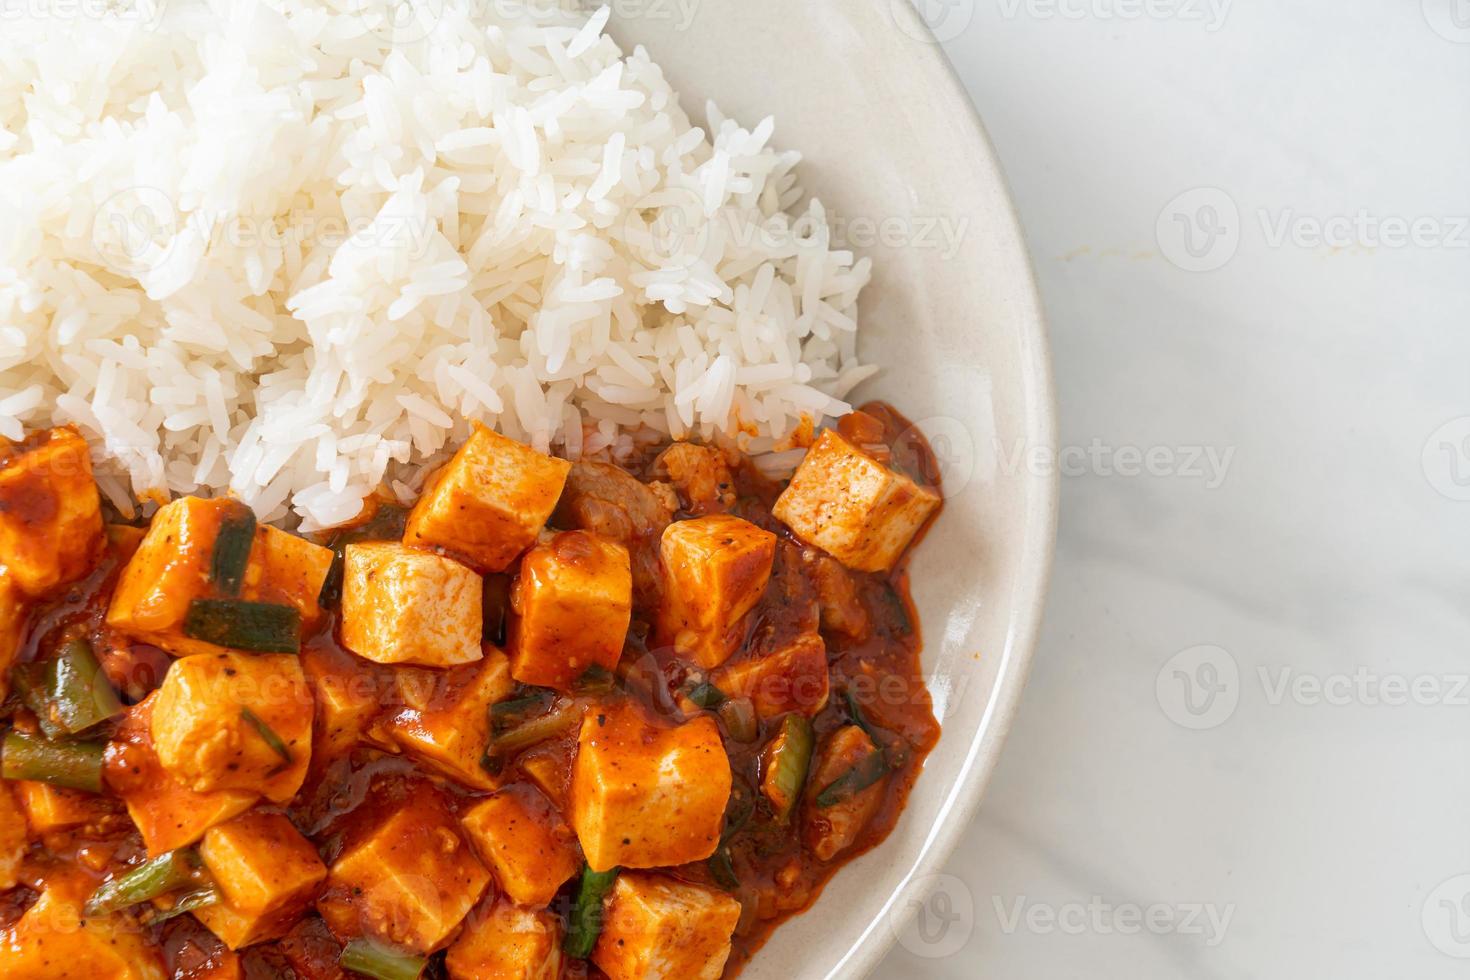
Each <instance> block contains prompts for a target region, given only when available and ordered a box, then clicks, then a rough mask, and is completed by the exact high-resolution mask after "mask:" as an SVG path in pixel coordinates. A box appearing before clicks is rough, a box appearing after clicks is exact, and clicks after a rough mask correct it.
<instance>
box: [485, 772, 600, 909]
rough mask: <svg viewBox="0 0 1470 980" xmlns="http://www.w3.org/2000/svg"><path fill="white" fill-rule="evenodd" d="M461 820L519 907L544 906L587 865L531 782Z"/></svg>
mask: <svg viewBox="0 0 1470 980" xmlns="http://www.w3.org/2000/svg"><path fill="white" fill-rule="evenodd" d="M459 819H460V823H461V824H463V825H464V829H465V833H466V834H468V835H469V838H470V843H471V844H473V845H474V847H475V850H476V851H478V852H479V854H480V857H481V858H482V859H483V860H484V862H485V863H486V864H487V865H489V867H490V870H491V871H492V872H493V873H494V874H495V880H496V881H497V882H499V883H500V889H501V891H503V892H504V893H505V894H506V895H507V896H508V897H509V898H510V900H511V901H513V902H515V903H516V904H517V905H525V906H529V907H532V908H544V907H545V906H547V905H549V904H550V903H551V900H552V899H553V898H555V897H556V892H557V889H559V888H561V886H562V884H563V883H564V882H565V881H566V880H567V879H568V878H570V877H571V876H572V875H574V874H576V873H577V871H579V870H580V869H581V867H582V861H581V859H580V857H579V856H578V855H577V847H576V843H575V841H576V838H575V837H574V836H573V834H572V831H571V829H570V828H569V827H567V825H566V823H565V822H564V821H563V820H562V818H561V814H560V813H558V812H557V811H556V808H555V807H553V806H552V805H551V803H550V802H548V801H547V799H546V797H544V796H542V795H541V794H540V793H539V792H537V791H536V790H535V789H533V788H531V787H530V786H526V785H525V784H518V785H515V786H511V787H508V788H506V789H503V790H501V791H500V792H499V793H496V794H495V795H494V796H491V797H489V798H488V799H485V800H482V801H480V802H479V803H477V804H475V806H474V807H472V808H471V809H470V810H469V811H468V812H466V813H464V814H463V815H462V816H461V817H460V818H459Z"/></svg>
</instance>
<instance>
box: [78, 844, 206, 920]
mask: <svg viewBox="0 0 1470 980" xmlns="http://www.w3.org/2000/svg"><path fill="white" fill-rule="evenodd" d="M196 867H197V863H196V860H195V857H194V854H193V852H192V851H187V850H177V851H169V852H168V853H167V854H160V855H159V856H158V857H156V858H154V859H153V860H151V861H145V862H143V863H142V864H140V865H138V866H137V867H136V868H133V869H132V870H131V871H128V872H127V873H126V874H121V875H118V876H117V877H116V878H114V879H112V880H111V881H108V882H104V883H103V884H102V885H101V886H100V887H99V888H98V889H97V890H96V891H95V892H93V893H92V897H91V898H89V899H87V904H86V905H84V906H83V907H82V911H83V912H85V913H86V914H87V915H107V914H108V913H110V912H120V911H122V910H123V909H125V908H129V907H130V906H133V905H137V904H138V903H140V902H148V901H152V900H153V899H155V898H158V897H159V896H160V895H167V894H168V893H169V892H171V891H177V890H178V889H180V888H183V887H184V886H185V885H189V884H192V883H193V882H194V869H195V868H196Z"/></svg>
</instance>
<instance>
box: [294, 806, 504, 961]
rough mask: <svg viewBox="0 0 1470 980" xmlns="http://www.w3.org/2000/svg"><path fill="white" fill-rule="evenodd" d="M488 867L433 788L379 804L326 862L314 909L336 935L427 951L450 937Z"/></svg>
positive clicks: (481, 888) (485, 883)
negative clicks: (373, 816)
mask: <svg viewBox="0 0 1470 980" xmlns="http://www.w3.org/2000/svg"><path fill="white" fill-rule="evenodd" d="M489 885H490V872H488V871H486V870H485V866H484V865H483V864H481V863H480V859H479V858H477V857H476V856H475V852H474V850H473V849H472V848H471V847H470V846H469V844H468V843H466V842H465V840H464V838H463V837H462V836H461V835H460V830H459V822H458V821H457V820H455V819H454V815H453V814H451V813H450V812H449V808H448V807H447V806H446V805H445V803H444V801H443V800H442V799H440V798H439V797H438V796H437V794H436V793H435V792H434V791H433V790H432V789H427V788H426V789H425V790H424V791H422V792H421V793H418V794H415V796H414V797H413V798H412V799H409V800H406V801H404V802H402V803H399V804H397V805H396V806H394V807H393V808H392V809H388V810H385V811H383V813H382V815H381V816H380V817H379V818H378V820H377V822H376V823H375V824H374V825H373V826H372V827H370V828H368V829H367V830H366V832H365V833H364V834H363V836H361V837H360V838H359V839H358V840H357V841H356V842H355V843H351V844H349V845H348V846H347V848H346V849H345V850H343V852H342V854H341V856H340V857H338V858H337V860H336V862H334V863H333V864H332V868H331V872H330V873H329V875H328V877H327V890H326V892H325V893H324V894H323V895H322V897H321V898H320V899H319V900H318V901H317V909H318V911H320V912H321V914H322V917H323V918H325V919H326V920H327V925H329V926H331V927H332V931H333V932H335V933H336V934H337V935H338V936H339V937H352V936H368V937H370V938H373V939H376V940H378V941H380V942H384V943H387V944H389V945H391V946H398V947H400V948H403V949H410V950H413V951H415V952H419V953H427V952H429V951H431V950H433V949H435V948H437V947H438V946H439V945H440V944H441V943H443V942H444V940H445V939H447V938H449V935H450V933H452V932H453V931H454V929H455V927H456V926H458V925H459V923H460V921H461V920H462V919H463V918H464V917H465V916H466V915H467V914H468V913H469V911H470V909H472V908H474V906H475V903H476V902H478V901H479V900H480V896H481V895H483V894H484V893H485V889H486V888H488V887H489Z"/></svg>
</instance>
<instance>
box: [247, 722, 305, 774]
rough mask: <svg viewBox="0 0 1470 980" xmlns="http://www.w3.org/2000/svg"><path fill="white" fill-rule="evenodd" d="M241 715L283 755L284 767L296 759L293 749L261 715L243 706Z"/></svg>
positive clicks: (266, 741)
mask: <svg viewBox="0 0 1470 980" xmlns="http://www.w3.org/2000/svg"><path fill="white" fill-rule="evenodd" d="M240 717H241V718H242V719H243V720H245V721H247V722H249V723H250V726H251V727H252V728H254V729H255V730H256V731H257V732H259V733H260V737H261V738H263V739H264V740H265V744H266V745H269V746H270V747H271V751H272V752H274V753H275V754H276V755H278V756H280V757H281V768H282V769H284V768H286V767H287V766H289V765H290V764H291V763H292V762H294V761H295V760H294V759H293V758H292V757H291V750H290V748H288V747H287V746H286V742H285V740H284V739H282V738H281V736H279V735H277V734H276V731H275V729H273V728H271V726H269V725H267V724H266V723H265V722H264V721H262V720H261V718H260V716H259V715H257V714H256V713H255V712H253V711H251V710H250V709H249V708H241V709H240Z"/></svg>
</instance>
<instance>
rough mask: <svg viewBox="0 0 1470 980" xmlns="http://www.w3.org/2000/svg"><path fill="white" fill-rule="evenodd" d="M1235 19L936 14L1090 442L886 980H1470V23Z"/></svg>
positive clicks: (1153, 14)
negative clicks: (944, 855) (1034, 630)
mask: <svg viewBox="0 0 1470 980" xmlns="http://www.w3.org/2000/svg"><path fill="white" fill-rule="evenodd" d="M923 2H925V3H928V4H929V5H930V7H931V12H934V16H936V17H939V16H941V15H942V9H941V8H942V7H943V5H942V4H941V2H940V0H923ZM1223 2H1224V0H1217V2H1216V3H1215V4H1214V5H1213V6H1212V5H1211V4H1210V3H1209V2H1207V0H1199V2H1193V0H1177V2H1176V0H1152V2H1150V3H1148V4H1144V3H1143V2H1140V0H1030V2H1027V0H948V6H947V12H948V16H949V17H951V18H953V19H950V20H948V21H941V22H940V23H941V24H942V25H943V28H942V29H943V30H944V32H945V33H946V34H947V35H948V36H949V40H948V41H947V43H946V49H947V50H948V52H949V55H950V57H951V59H952V60H953V61H954V63H955V65H956V67H957V68H958V71H959V73H960V75H961V76H962V78H963V80H964V82H965V83H966V85H967V87H968V88H969V90H970V92H971V94H972V96H973V98H974V100H975V102H976V104H977V105H978V106H979V108H980V111H981V113H982V115H983V116H984V118H985V120H986V123H987V124H988V126H989V129H990V132H991V135H992V138H993V139H994V141H995V143H996V146H997V149H998V151H999V155H1000V157H1001V160H1002V162H1003V163H1004V165H1005V167H1006V170H1007V172H1008V174H1009V177H1010V180H1011V182H1012V185H1013V187H1014V191H1015V196H1016V201H1017V204H1018V207H1019V210H1020V214H1021V219H1022V223H1023V224H1024V225H1025V227H1026V231H1027V234H1028V236H1029V241H1030V244H1031V248H1032V252H1033V256H1034V261H1035V264H1036V270H1037V274H1038V277H1039V279H1040V284H1041V288H1042V292H1043V295H1044V298H1045V301H1046V305H1047V308H1048V313H1049V316H1050V321H1051V335H1052V342H1053V345H1054V352H1055V361H1056V374H1057V387H1058V391H1059V400H1060V412H1061V433H1062V435H1061V438H1062V445H1063V446H1064V447H1074V448H1073V450H1072V454H1071V456H1070V465H1067V466H1066V469H1065V472H1064V476H1063V479H1062V518H1061V531H1060V541H1059V544H1058V552H1057V564H1056V573H1055V576H1054V581H1053V587H1052V594H1051V600H1050V605H1049V612H1048V617H1047V626H1046V629H1045V631H1044V634H1043V639H1042V644H1041V649H1040V651H1039V653H1038V655H1037V658H1036V662H1035V666H1034V669H1033V672H1032V679H1031V682H1030V686H1029V688H1028V690H1027V692H1026V695H1025V698H1024V702H1023V706H1022V710H1021V713H1020V717H1019V721H1018V723H1017V725H1016V727H1015V729H1014V732H1013V734H1012V735H1011V739H1010V744H1009V745H1008V747H1007V750H1006V754H1005V756H1004V758H1003V760H1002V762H1001V764H1000V767H999V770H998V771H997V774H996V776H995V779H994V782H993V783H992V784H991V788H990V791H989V794H988V796H987V798H986V800H985V802H984V805H983V808H982V811H981V814H980V816H979V818H978V819H977V821H976V822H975V824H974V826H973V827H972V828H971V830H970V831H969V833H968V835H967V837H966V838H965V840H964V843H963V844H962V845H961V850H960V852H959V853H958V854H957V855H956V856H955V857H954V858H953V859H952V860H951V861H950V863H949V869H948V870H949V873H950V874H951V875H952V876H953V879H952V880H949V881H948V882H947V884H946V887H945V889H944V892H943V894H942V897H941V898H940V899H939V900H936V904H934V905H933V906H932V907H931V910H930V912H931V914H930V917H929V923H928V924H929V925H930V926H931V929H932V931H931V932H930V933H928V939H927V940H926V939H924V938H923V937H921V936H920V935H919V934H918V933H913V932H911V933H909V934H907V935H906V936H905V937H904V942H903V946H902V947H900V948H898V949H896V950H895V952H894V953H893V954H891V955H890V956H889V958H888V960H887V961H886V962H885V964H884V965H883V967H882V968H880V971H879V973H878V976H881V977H890V976H891V977H899V976H903V977H914V978H926V980H927V978H935V980H938V978H960V977H964V978H971V977H976V976H981V977H992V978H1007V980H1009V978H1018V980H1019V978H1026V980H1031V978H1044V980H1050V978H1062V977H1127V978H1155V977H1251V978H1282V980H1294V978H1301V977H1313V976H1321V977H1335V978H1346V977H1365V978H1366V977H1375V978H1377V977H1414V978H1425V980H1432V978H1438V977H1462V976H1465V975H1466V970H1467V969H1470V963H1467V962H1466V960H1465V959H1463V958H1462V957H1466V956H1470V899H1467V895H1470V877H1466V878H1463V879H1459V880H1455V878H1456V876H1458V875H1470V685H1467V684H1466V681H1465V679H1466V677H1467V676H1470V642H1467V641H1470V617H1467V613H1466V610H1467V608H1470V572H1467V571H1466V568H1467V564H1466V560H1465V553H1466V551H1465V546H1466V545H1467V544H1470V502H1462V501H1460V500H1457V499H1454V498H1456V497H1466V498H1470V441H1467V440H1466V439H1465V436H1466V435H1467V434H1470V422H1465V423H1463V424H1462V425H1461V426H1459V427H1458V428H1456V427H1454V426H1451V428H1449V429H1447V430H1445V431H1444V432H1442V433H1440V434H1439V435H1436V430H1438V429H1439V428H1440V427H1441V426H1442V425H1443V424H1445V423H1447V422H1451V421H1452V420H1455V419H1461V418H1464V417H1466V416H1470V228H1467V227H1466V221H1467V219H1470V4H1467V3H1465V2H1464V0H1423V2H1422V4H1421V0H1392V2H1370V0H1361V2H1358V0H1290V2H1283V0H1237V2H1235V3H1229V4H1225V5H1224V6H1222V5H1221V4H1222V3H1223ZM1456 2H1458V3H1459V5H1460V9H1459V11H1458V13H1459V18H1460V19H1459V20H1458V21H1455V20H1452V19H1451V17H1452V15H1453V14H1454V13H1455V11H1454V9H1453V8H1454V4H1455V3H1456ZM1135 11H1143V13H1142V14H1141V15H1138V16H1128V15H1129V14H1130V13H1133V12H1135ZM1049 12H1051V13H1050V15H1049ZM1457 23H1458V24H1464V25H1465V26H1464V28H1463V29H1457V27H1456V25H1457ZM1436 28H1437V29H1436ZM1197 188H1214V189H1215V190H1213V191H1206V192H1197V193H1194V194H1192V195H1190V196H1187V197H1185V198H1183V199H1181V200H1179V202H1178V203H1177V204H1174V205H1172V206H1171V204H1170V202H1171V201H1175V200H1176V198H1178V196H1179V195H1181V194H1184V193H1185V192H1188V191H1191V190H1194V189H1197ZM1232 206H1233V208H1234V210H1235V212H1236V215H1232V214H1231V207H1232ZM1211 207H1213V208H1214V210H1213V211H1210V210H1209V208H1211ZM1181 217H1182V218H1183V219H1184V220H1186V221H1193V222H1194V229H1193V230H1194V232H1195V235H1196V237H1195V240H1194V252H1195V253H1197V254H1192V253H1191V252H1190V251H1189V250H1187V249H1186V248H1185V247H1184V242H1183V239H1182V238H1181V234H1182V232H1183V230H1184V227H1185V226H1184V224H1181V223H1180V219H1181ZM1212 218H1218V221H1215V222H1214V223H1213V224H1211V219H1212ZM1344 219H1346V220H1344ZM1415 219H1426V220H1424V221H1421V222H1420V223H1419V225H1418V227H1417V231H1418V234H1417V236H1411V237H1417V241H1409V242H1402V241H1399V240H1398V239H1399V237H1400V236H1401V234H1402V232H1403V231H1404V228H1405V225H1407V223H1408V222H1412V221H1414V220H1415ZM1210 227H1214V228H1217V229H1219V230H1220V231H1221V232H1222V234H1220V235H1217V236H1216V238H1214V239H1209V238H1207V237H1204V236H1205V235H1206V232H1207V231H1208V228H1210ZM1410 230H1412V229H1410ZM1314 232H1319V233H1320V232H1326V233H1327V234H1328V235H1329V236H1331V240H1333V241H1336V242H1337V244H1336V245H1329V244H1319V243H1318V241H1317V240H1316V239H1315V238H1314V237H1313V235H1314ZM1339 235H1340V236H1341V238H1340V239H1339V237H1338V236H1339ZM1211 241H1213V247H1212V248H1207V247H1206V246H1207V245H1209V244H1210V243H1211ZM1227 260H1228V261H1227ZM1222 263H1223V264H1222ZM1181 265H1183V266H1190V267H1197V268H1203V267H1208V268H1206V270H1205V271H1185V269H1183V268H1180V266H1181ZM1091 447H1097V448H1096V449H1095V450H1093V449H1092V448H1091ZM1131 447H1137V449H1138V450H1139V451H1141V452H1143V453H1146V452H1147V451H1149V450H1150V449H1153V450H1154V451H1155V452H1154V455H1153V456H1152V461H1153V465H1152V467H1148V466H1145V467H1144V469H1145V472H1143V473H1141V474H1139V475H1131V476H1130V475H1126V472H1131V466H1132V465H1133V459H1132V457H1131V455H1130V453H1131V452H1132V448H1131ZM1160 447H1162V448H1160ZM1196 453H1199V454H1200V455H1201V460H1202V461H1201V462H1199V463H1198V465H1191V464H1192V462H1193V457H1194V456H1195V454H1196ZM1209 453H1214V454H1215V455H1214V459H1215V461H1216V462H1215V464H1214V465H1213V466H1212V465H1211V464H1210V462H1209V459H1210V456H1209ZM1147 458H1149V457H1145V459H1147ZM1227 460H1228V463H1227ZM1064 462H1066V458H1065V457H1064ZM1119 470H1123V471H1125V473H1120V472H1119ZM1149 470H1151V472H1149ZM1200 647H1204V648H1205V649H1196V648H1200ZM1212 670H1213V671H1214V672H1213V673H1211V671H1212ZM1232 671H1233V672H1232ZM1202 682H1204V683H1205V684H1208V686H1210V687H1212V688H1214V693H1215V699H1214V701H1213V702H1210V701H1208V700H1207V698H1208V694H1209V692H1208V691H1207V690H1206V687H1205V686H1203V685H1202ZM1186 684H1187V685H1191V687H1192V695H1193V700H1192V701H1191V702H1190V703H1188V704H1186V702H1185V700H1184V696H1185V694H1186V693H1189V692H1187V691H1186V687H1185V685H1186ZM1191 707H1192V708H1193V711H1194V713H1191ZM1181 722H1182V723H1181ZM1189 726H1193V727H1189ZM967 900H968V902H969V903H970V904H971V905H972V907H973V914H972V915H968V916H966V915H963V914H960V913H961V912H963V909H964V906H965V904H966V902H967ZM946 901H947V904H945V903H946ZM1151 906H1157V908H1155V909H1153V911H1152V912H1151V915H1152V916H1153V918H1152V927H1150V919H1149V918H1148V916H1149V914H1150V907H1151ZM946 909H947V910H949V912H948V915H945V914H944V913H945V912H946ZM956 910H958V911H956ZM1018 913H1019V914H1018ZM1136 916H1142V917H1143V919H1142V922H1141V923H1140V922H1139V920H1138V918H1136ZM946 918H949V919H953V921H949V922H948V923H947V926H945V923H944V922H943V921H942V920H944V919H946ZM941 926H945V927H944V928H941ZM957 947H959V949H958V952H955V949H956V948H957Z"/></svg>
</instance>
